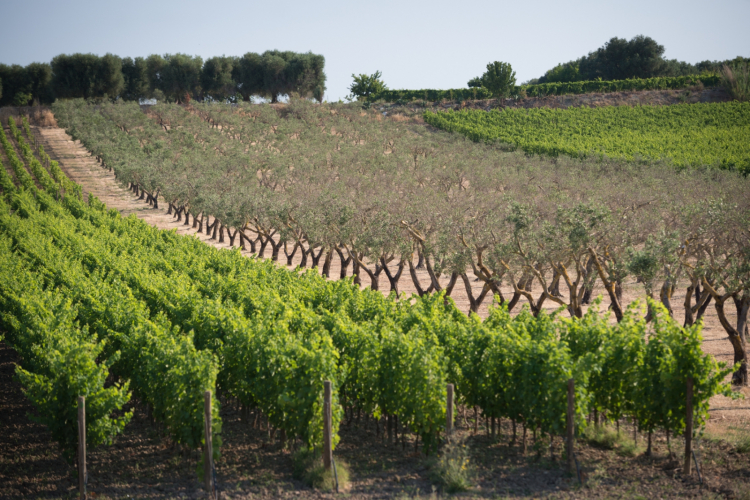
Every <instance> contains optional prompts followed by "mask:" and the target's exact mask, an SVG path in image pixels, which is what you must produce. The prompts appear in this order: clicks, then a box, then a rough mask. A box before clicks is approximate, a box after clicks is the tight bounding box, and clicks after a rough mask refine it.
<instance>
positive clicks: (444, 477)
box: [430, 435, 474, 493]
mask: <svg viewBox="0 0 750 500" xmlns="http://www.w3.org/2000/svg"><path fill="white" fill-rule="evenodd" d="M430 476H431V479H432V481H433V482H435V483H436V484H437V485H438V486H440V487H441V488H442V489H443V490H444V491H445V492H447V493H458V492H461V491H467V490H469V489H470V488H471V481H472V478H473V476H474V467H473V465H472V463H471V460H470V457H469V449H468V448H467V446H466V443H464V442H463V441H462V440H460V439H458V438H456V437H455V435H453V436H451V437H450V438H449V439H448V440H447V441H446V442H445V444H444V445H443V449H442V450H441V451H440V454H439V455H438V458H437V459H436V460H435V461H434V462H433V463H432V465H431V466H430Z"/></svg>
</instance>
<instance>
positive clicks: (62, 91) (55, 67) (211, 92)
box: [0, 50, 326, 106]
mask: <svg viewBox="0 0 750 500" xmlns="http://www.w3.org/2000/svg"><path fill="white" fill-rule="evenodd" d="M324 69H325V58H324V57H323V56H322V55H319V54H313V53H312V52H307V53H297V52H291V51H278V50H269V51H266V52H264V53H262V54H257V53H254V52H248V53H247V54H245V55H243V56H242V57H236V56H216V57H212V58H210V59H207V60H206V61H203V59H202V58H201V57H200V56H190V55H187V54H179V53H178V54H165V55H163V56H162V55H158V54H153V55H150V56H148V57H146V58H143V57H136V58H131V57H125V58H120V57H119V56H116V55H114V54H105V55H104V56H97V55H95V54H60V55H58V56H56V57H55V58H53V59H52V61H51V62H50V63H31V64H29V65H28V66H25V67H24V66H20V65H17V64H14V65H6V64H0V106H26V105H31V104H35V103H38V104H46V103H51V102H53V101H54V100H55V99H56V98H77V97H78V98H85V99H88V98H101V97H108V98H113V99H114V98H121V99H123V100H128V101H137V100H140V99H147V98H156V99H158V100H161V101H167V102H177V103H182V102H187V101H190V100H198V101H227V100H229V101H239V100H243V101H249V100H250V99H251V98H252V97H253V96H259V97H263V98H267V99H270V100H271V102H277V101H278V99H279V97H281V96H283V95H290V94H292V93H296V94H298V95H300V96H302V97H308V98H309V97H312V98H315V99H317V100H318V101H322V100H323V94H324V92H325V90H326V86H325V83H326V75H325V71H324Z"/></svg>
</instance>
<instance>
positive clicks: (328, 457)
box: [323, 380, 333, 471]
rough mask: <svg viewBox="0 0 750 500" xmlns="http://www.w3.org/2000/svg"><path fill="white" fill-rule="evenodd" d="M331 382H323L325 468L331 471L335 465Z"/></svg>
mask: <svg viewBox="0 0 750 500" xmlns="http://www.w3.org/2000/svg"><path fill="white" fill-rule="evenodd" d="M331 415H332V414H331V381H330V380H326V381H325V382H323V467H324V468H325V470H327V471H328V470H331V464H332V463H333V435H332V432H331V428H332V425H331Z"/></svg>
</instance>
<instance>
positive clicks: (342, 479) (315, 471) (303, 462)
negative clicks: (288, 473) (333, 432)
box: [292, 447, 349, 491]
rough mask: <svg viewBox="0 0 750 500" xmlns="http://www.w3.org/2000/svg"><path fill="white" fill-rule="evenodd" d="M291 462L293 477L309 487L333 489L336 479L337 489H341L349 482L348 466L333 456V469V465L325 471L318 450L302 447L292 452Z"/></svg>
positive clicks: (334, 488)
mask: <svg viewBox="0 0 750 500" xmlns="http://www.w3.org/2000/svg"><path fill="white" fill-rule="evenodd" d="M293 463H294V468H293V470H292V475H293V476H294V478H295V479H299V480H300V481H303V482H304V483H305V484H307V485H308V486H310V487H311V488H315V489H317V490H322V491H335V490H336V483H337V480H338V489H339V491H343V490H344V489H345V488H346V486H347V485H348V484H349V467H348V466H347V465H346V463H345V462H343V461H342V460H341V459H338V458H334V463H335V471H334V468H333V467H332V468H331V470H329V471H327V470H326V469H325V467H324V466H323V457H322V456H321V454H320V452H317V451H314V450H309V449H307V448H304V447H303V448H301V449H300V450H299V451H298V452H296V453H295V454H294V457H293Z"/></svg>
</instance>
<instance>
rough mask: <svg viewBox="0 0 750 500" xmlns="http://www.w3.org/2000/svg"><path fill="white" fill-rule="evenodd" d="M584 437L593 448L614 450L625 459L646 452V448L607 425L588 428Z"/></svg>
mask: <svg viewBox="0 0 750 500" xmlns="http://www.w3.org/2000/svg"><path fill="white" fill-rule="evenodd" d="M584 437H585V438H586V440H587V441H588V443H589V444H591V445H592V446H596V447H598V448H603V449H605V450H613V451H614V452H615V453H617V454H618V455H620V456H623V457H635V456H636V455H638V454H640V453H642V452H643V451H644V447H643V446H642V445H640V444H636V443H635V442H634V441H633V439H632V438H631V437H630V436H628V435H626V434H625V433H622V432H621V433H618V432H617V431H616V430H615V429H612V428H611V427H608V426H606V425H600V426H599V427H596V426H589V427H587V428H586V430H585V431H584Z"/></svg>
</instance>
